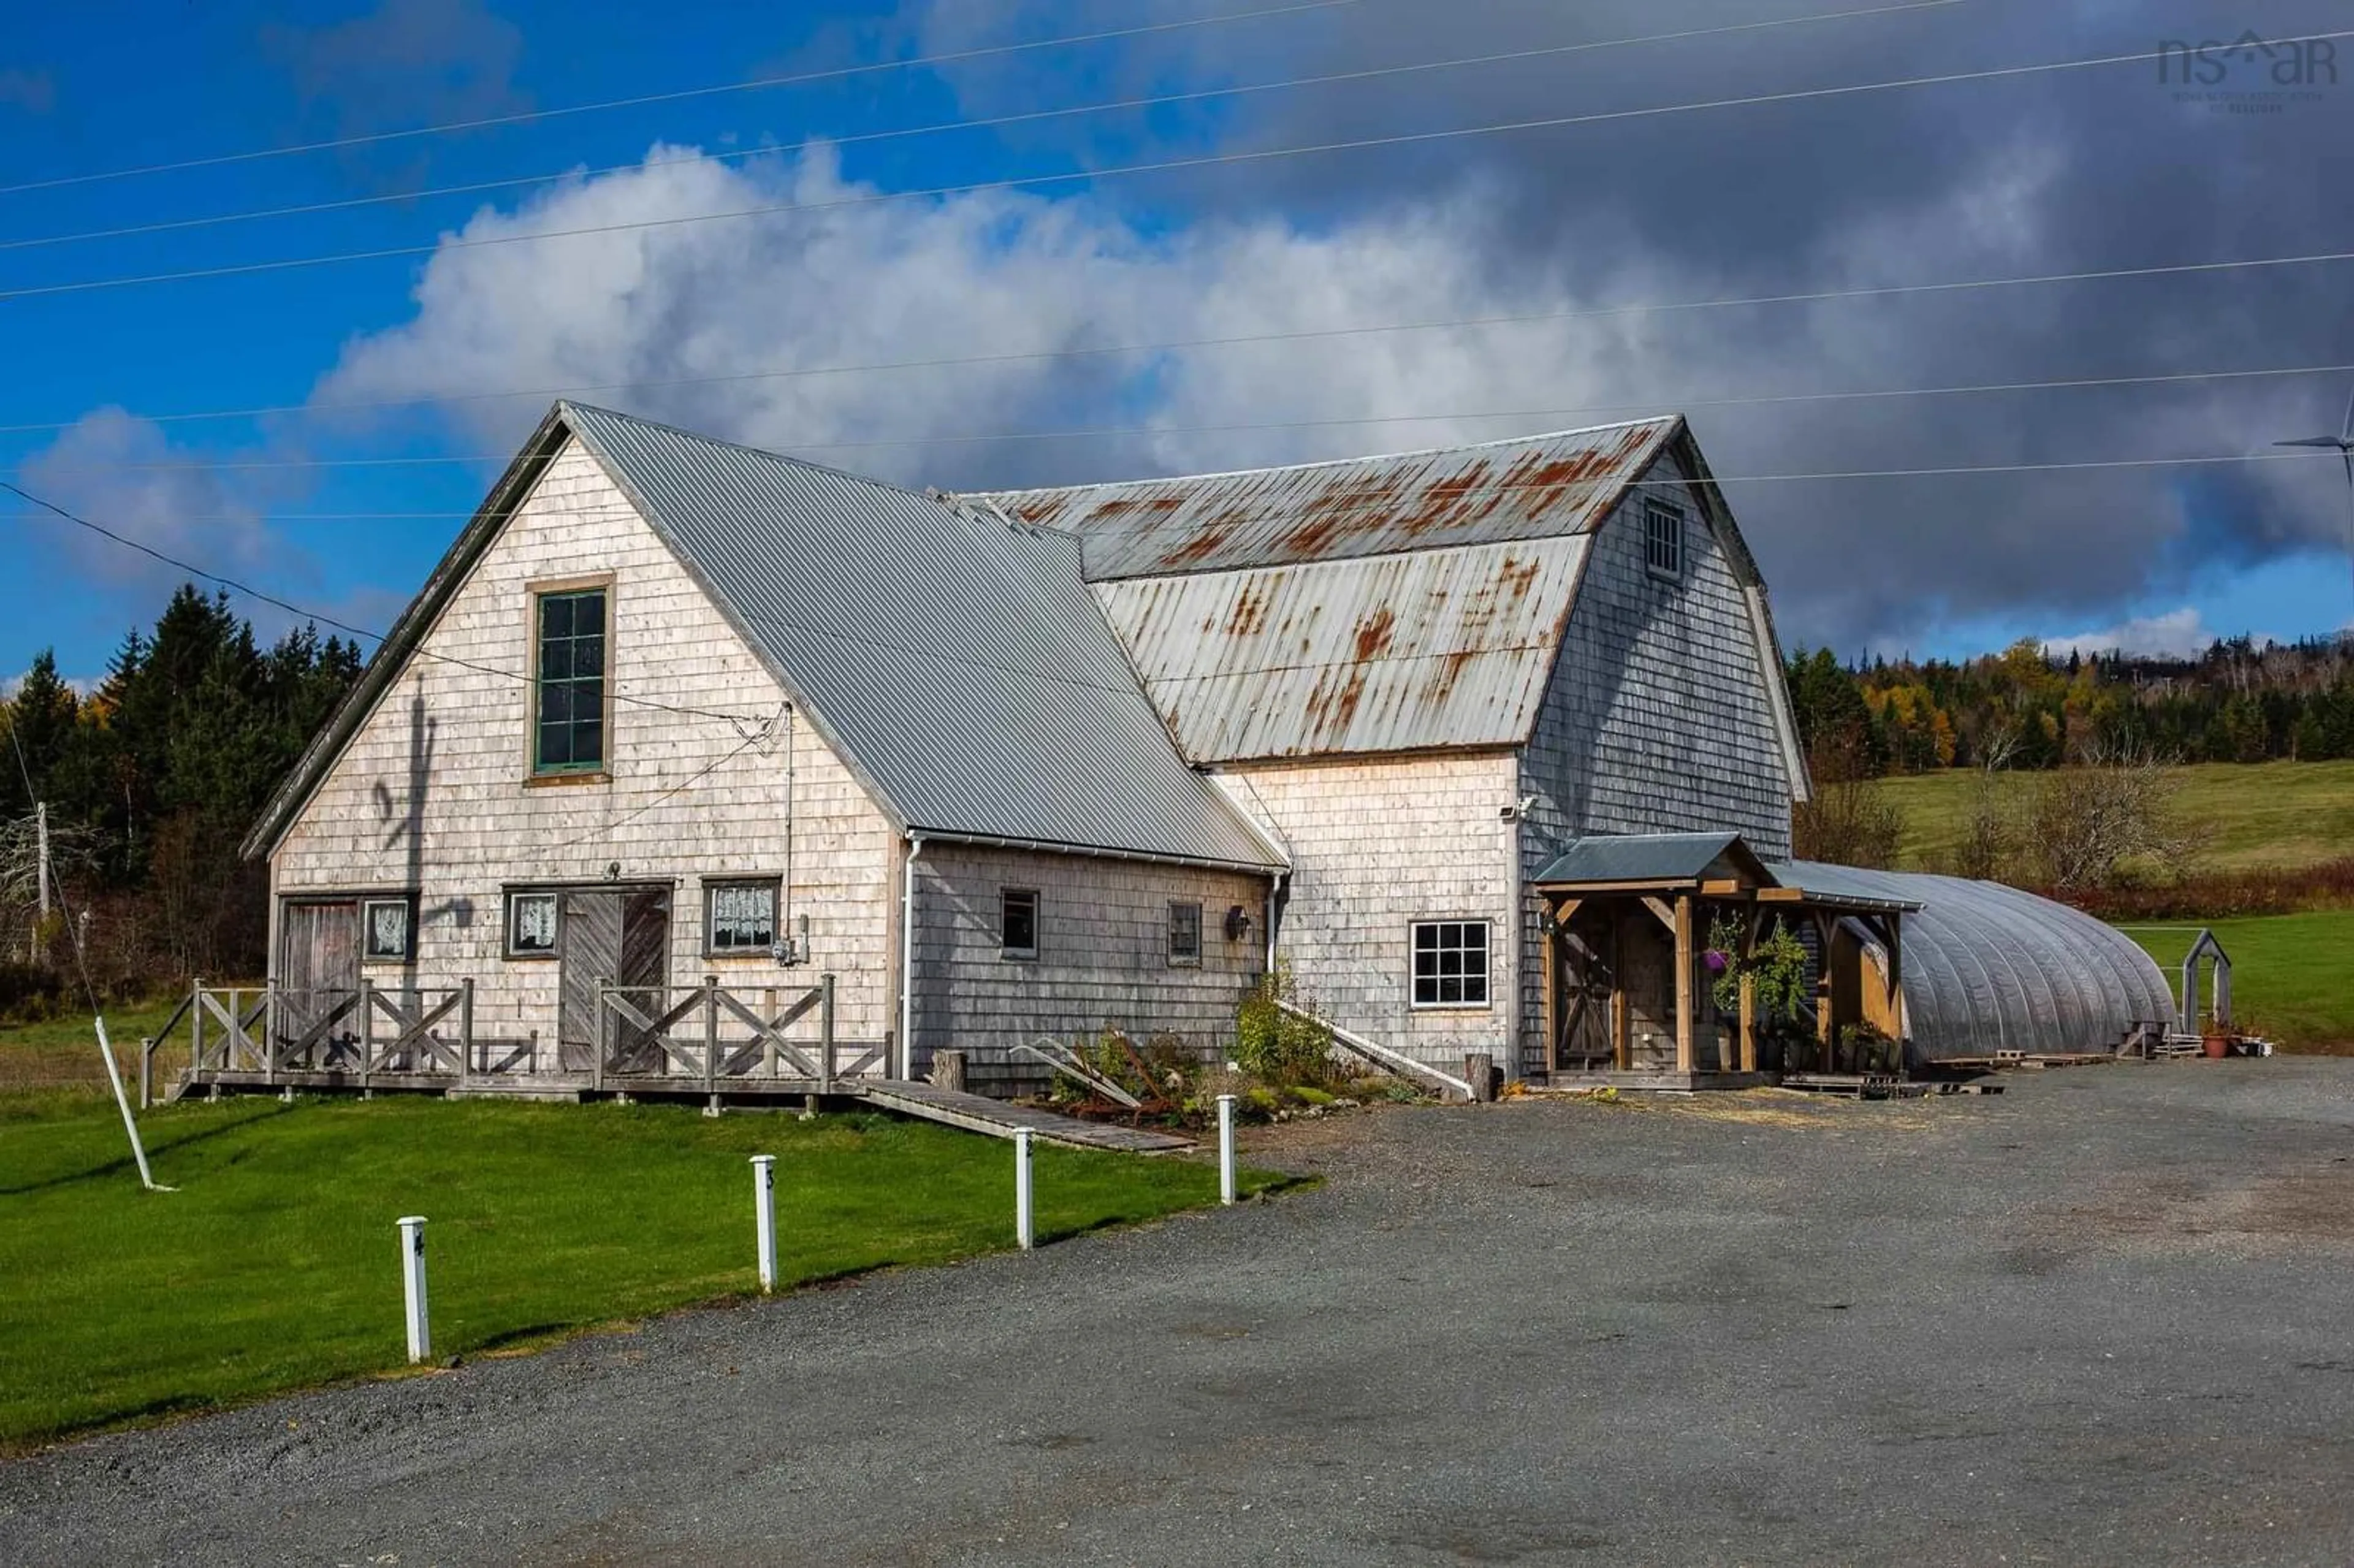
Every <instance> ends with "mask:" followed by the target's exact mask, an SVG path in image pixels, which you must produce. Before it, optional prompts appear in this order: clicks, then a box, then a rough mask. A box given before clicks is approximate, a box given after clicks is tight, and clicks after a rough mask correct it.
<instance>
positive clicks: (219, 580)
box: [0, 479, 760, 726]
mask: <svg viewBox="0 0 2354 1568" xmlns="http://www.w3.org/2000/svg"><path fill="white" fill-rule="evenodd" d="M0 490H5V491H7V492H8V493H10V494H12V495H14V496H16V498H17V499H18V500H20V501H26V502H29V503H32V504H33V505H35V506H37V507H38V508H40V510H41V511H42V512H44V513H46V514H49V515H51V516H55V517H61V518H63V519H65V521H67V522H69V523H70V524H73V525H74V526H75V527H77V528H85V529H88V530H89V531H90V533H92V534H96V535H99V536H100V537H101V538H103V539H108V540H111V541H112V542H113V543H115V544H117V545H120V546H122V547H123V548H124V549H126V550H135V551H137V552H138V553H139V554H140V555H143V556H147V557H148V558H149V559H151V560H155V561H160V562H162V563H163V564H164V566H167V567H172V568H173V569H174V570H175V571H182V572H186V573H187V574H188V575H189V576H190V577H196V578H200V579H202V580H203V581H205V582H208V583H211V584H213V585H214V586H216V587H217V588H227V589H228V590H229V591H230V592H231V593H237V594H242V595H244V596H245V597H246V598H248V599H254V600H256V601H258V602H260V603H262V604H266V605H269V606H270V607H271V608H272V609H282V610H284V611H285V612H286V613H287V614H289V615H292V616H295V617H297V618H299V619H301V620H307V621H309V622H311V623H313V625H317V626H324V627H329V628H331V629H333V630H337V631H342V632H347V633H349V634H350V635H352V636H354V637H359V638H365V639H366V640H367V641H371V642H374V643H376V644H377V645H378V646H379V647H381V646H382V645H383V644H384V643H385V642H386V641H388V639H387V635H386V634H385V633H384V632H381V631H370V630H368V629H367V628H366V627H364V626H354V625H353V624H351V623H350V622H349V621H346V620H337V619H336V618H335V617H334V616H332V615H327V614H324V613H323V612H321V611H319V610H315V609H304V608H303V607H302V606H301V605H299V604H295V603H293V602H292V601H291V600H289V599H281V598H279V597H278V596H277V595H276V594H273V593H270V592H268V591H266V590H264V589H261V588H255V587H254V586H253V585H252V584H250V583H246V582H240V581H239V580H238V579H237V578H235V577H224V576H222V575H221V574H220V573H218V572H213V571H207V570H206V569H205V568H204V567H199V566H197V565H196V564H195V563H194V562H191V561H184V560H182V559H181V558H180V557H178V556H172V555H167V554H165V553H164V551H162V550H159V549H157V548H155V546H153V545H149V544H145V543H143V542H142V541H140V540H137V539H133V538H132V537H130V536H129V535H125V534H119V533H117V532H116V531H115V530H113V529H111V528H109V527H108V526H106V525H105V524H102V523H93V522H91V521H90V519H89V518H87V517H84V516H81V515H80V514H76V513H73V512H69V511H68V510H66V509H65V508H64V507H62V506H59V505H58V503H55V502H53V501H46V500H44V499H42V498H41V497H40V496H38V495H36V494H34V493H32V492H31V491H29V490H26V489H24V488H23V487H22V486H19V485H16V484H14V483H11V482H9V481H7V480H5V479H0ZM508 515H510V516H512V515H513V512H512V511H510V512H509V514H508ZM416 652H417V653H418V654H419V656H420V657H423V658H427V659H431V660H434V661H435V662H439V663H443V664H450V665H454V666H455V667H457V668H459V669H461V670H472V671H473V672H475V673H478V674H484V675H495V676H497V677H498V678H499V679H501V680H503V681H517V682H521V683H523V684H525V685H528V686H536V685H537V684H538V683H537V681H536V680H535V679H534V678H533V677H532V676H530V675H526V674H524V673H521V672H519V671H514V670H504V669H501V668H499V667H498V666H497V665H495V664H479V663H476V662H473V661H472V660H471V659H460V658H456V657H453V656H452V655H451V654H447V653H441V652H432V651H429V650H428V649H426V648H424V647H423V646H421V645H420V646H419V647H418V648H417V649H416ZM611 695H612V698H613V700H614V701H615V702H617V703H627V704H629V705H631V706H632V707H642V708H654V709H659V710H661V711H662V712H664V713H673V714H683V715H690V716H693V717H695V718H715V719H724V720H726V722H728V723H730V724H734V725H739V726H740V725H744V724H757V723H758V722H759V719H760V715H758V714H731V713H722V712H719V711H717V710H715V709H711V708H697V707H687V706H684V705H679V704H675V703H659V702H655V701H653V700H652V699H651V698H646V697H632V696H626V695H624V694H622V693H621V692H620V690H619V689H618V688H617V689H615V690H614V691H613V692H612V694H611Z"/></svg>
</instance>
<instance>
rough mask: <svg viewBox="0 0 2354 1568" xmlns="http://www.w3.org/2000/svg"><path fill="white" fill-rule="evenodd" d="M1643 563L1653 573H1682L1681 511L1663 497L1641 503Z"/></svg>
mask: <svg viewBox="0 0 2354 1568" xmlns="http://www.w3.org/2000/svg"><path fill="white" fill-rule="evenodd" d="M1643 566H1644V567H1645V569H1647V570H1648V571H1649V572H1650V574H1651V575H1652V576H1653V577H1681V576H1683V575H1684V514H1683V513H1682V512H1681V511H1680V510H1678V509H1677V508H1675V507H1673V506H1670V505H1669V504H1668V503H1666V502H1664V501H1646V502H1645V503H1643Z"/></svg>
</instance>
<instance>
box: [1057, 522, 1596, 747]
mask: <svg viewBox="0 0 2354 1568" xmlns="http://www.w3.org/2000/svg"><path fill="white" fill-rule="evenodd" d="M1585 546H1586V540H1585V537H1583V536H1576V537H1571V538H1559V539H1535V540H1529V541H1525V542H1520V543H1512V544H1500V545H1475V546H1469V547H1468V548H1460V549H1449V550H1436V551H1416V552H1415V553H1413V554H1410V555H1393V556H1374V557H1373V558H1371V559H1360V560H1340V561H1322V562H1312V563H1306V564H1300V565H1293V566H1277V567H1254V568H1249V569H1246V570H1241V571H1225V572H1196V573H1190V574H1187V575H1185V576H1182V577H1140V578H1132V579H1128V580H1124V581H1118V582H1101V583H1097V585H1096V599H1097V602H1098V603H1100V604H1101V605H1102V606H1103V609H1104V614H1105V616H1106V618H1107V619H1108V620H1110V622H1111V624H1112V627H1113V629H1114V630H1117V631H1118V632H1119V635H1120V640H1121V641H1124V642H1126V643H1127V644H1128V649H1129V657H1130V658H1131V659H1132V660H1134V661H1135V663H1136V668H1137V673H1139V674H1140V675H1141V676H1142V677H1143V678H1144V684H1145V688H1146V690H1148V691H1149V692H1150V693H1151V694H1152V700H1153V702H1154V703H1155V704H1156V705H1158V706H1159V707H1160V709H1161V715H1162V716H1163V717H1164V718H1165V719H1167V720H1168V723H1169V727H1170V729H1171V731H1172V733H1173V734H1174V735H1175V736H1176V737H1177V744H1178V745H1179V747H1182V749H1183V751H1184V753H1185V755H1186V756H1187V757H1188V758H1192V759H1193V761H1195V762H1237V761H1245V760H1250V759H1257V758H1279V757H1308V756H1317V755H1323V754H1330V753H1337V752H1366V751H1410V750H1417V749H1424V748H1429V747H1461V746H1482V745H1494V746H1509V745H1513V744H1516V743H1518V742H1519V741H1520V740H1522V739H1523V738H1524V737H1525V736H1527V734H1528V729H1529V726H1530V723H1531V722H1532V719H1533V717H1534V715H1535V711H1536V707H1537V705H1538V704H1539V703H1540V702H1541V701H1543V696H1544V687H1545V682H1546V678H1547V676H1548V674H1549V673H1550V672H1551V671H1552V669H1553V651H1554V648H1555V647H1556V645H1557V644H1558V643H1559V641H1560V638H1561V624H1562V620H1563V618H1564V616H1566V615H1567V613H1568V610H1569V603H1570V599H1571V596H1572V595H1573V594H1574V593H1575V589H1576V586H1577V576H1578V568H1579V567H1580V565H1581V564H1582V563H1583V562H1584V560H1585Z"/></svg>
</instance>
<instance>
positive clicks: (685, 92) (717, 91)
mask: <svg viewBox="0 0 2354 1568" xmlns="http://www.w3.org/2000/svg"><path fill="white" fill-rule="evenodd" d="M1359 3H1360V0H1299V3H1298V4H1295V5H1276V6H1271V7H1268V8H1267V9H1265V10H1258V11H1231V12H1225V13H1223V14H1221V15H1218V16H1192V17H1183V18H1180V19H1178V20H1175V21H1170V22H1149V23H1144V24H1141V25H1140V26H1132V27H1115V28H1112V29H1110V30H1108V31H1106V32H1098V33H1074V34H1068V35H1066V36H1064V37H1055V38H1035V39H1032V40H1031V41H1029V42H1027V43H1017V44H989V45H984V46H981V47H980V48H970V49H958V50H955V51H953V52H951V53H948V54H938V55H919V56H916V57H914V58H909V59H899V60H875V61H871V62H869V63H867V64H864V65H854V66H836V67H832V68H829V69H824V70H808V71H796V72H792V73H790V74H787V75H783V76H769V77H755V78H753V79H751V80H748V81H725V82H716V83H714V84H712V85H710V86H707V87H687V88H677V89H673V90H670V91H667V92H647V93H639V94H637V95H635V96H633V97H630V98H609V99H604V100H601V101H598V102H594V103H572V104H564V105H560V106H558V107H557V108H554V109H526V110H518V111H514V112H513V113H509V114H489V115H482V116H480V117H478V118H475V119H472V120H447V121H443V122H440V123H439V124H434V125H415V126H409V127H407V128H405V129H402V130H398V131H374V132H366V133H362V134H357V135H350V136H336V137H332V138H330V139H328V140H326V141H323V142H303V143H296V144H294V145H292V146H286V147H255V148H251V149H249V150H247V151H245V152H242V153H215V154H207V155H206V156H204V157H200V158H180V159H176V160H175V161H173V162H170V163H164V164H141V165H138V166H136V167H132V168H122V169H101V170H96V171H93V172H91V173H90V174H82V175H55V176H52V177H50V178H48V179H39V180H26V181H22V182H19V183H18V184H16V185H0V196H16V195H19V194H21V193H24V192H27V191H45V190H57V189H59V188H61V187H63V186H67V185H95V184H97V183H98V182H100V181H102V180H123V179H132V178H134V177H138V176H142V175H168V174H177V173H179V172H181V171H182V170H186V169H210V168H219V167H221V166H223V165H224V164H250V163H256V162H259V161H260V160H262V159H267V158H288V157H293V156H295V155H297V154H305V153H324V152H333V151H335V150H338V149H343V148H350V147H367V146H380V145H382V144H383V143H387V142H402V141H411V140H414V139H416V138H418V137H419V136H441V135H447V134H449V133H451V132H459V131H485V130H489V129H491V128H493V127H494V126H501V125H522V124H526V123H531V122H538V121H543V120H555V119H560V118H563V117H567V116H569V115H575V114H592V113H598V112H601V111H605V110H610V109H641V108H644V107H646V106H647V105H650V104H656V103H680V102H684V101H687V100H689V99H695V98H713V97H717V96H719V95H721V94H723V93H732V92H754V91H759V90H765V89H769V88H777V87H800V86H805V85H807V84H809V83H811V82H820V81H840V80H843V79H847V78H851V77H857V76H872V75H875V74H877V73H880V72H885V71H895V70H912V69H917V68H919V67H927V66H942V65H954V64H958V63H960V62H963V61H968V60H977V59H989V58H1002V57H1003V56H1006V55H1018V54H1025V53H1029V52H1032V51H1034V50H1039V49H1055V48H1075V47H1076V46H1078V45H1081V44H1100V43H1109V42H1113V41H1115V40H1118V39H1120V38H1135V37H1144V36H1145V35H1147V34H1151V33H1174V32H1181V31H1182V30H1184V29H1186V28H1188V27H1204V26H1217V25H1219V24H1222V23H1227V22H1250V21H1257V20H1260V19H1263V18H1266V17H1269V16H1291V15H1294V14H1297V13H1299V12H1306V11H1327V10H1332V9H1335V8H1337V7H1339V6H1342V5H1357V4H1359Z"/></svg>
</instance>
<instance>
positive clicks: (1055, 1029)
mask: <svg viewBox="0 0 2354 1568" xmlns="http://www.w3.org/2000/svg"><path fill="white" fill-rule="evenodd" d="M916 866H917V876H916V912H915V930H916V950H915V987H914V993H915V1002H916V1027H915V1046H916V1053H915V1054H916V1061H915V1071H916V1072H917V1074H918V1075H921V1074H922V1073H923V1072H924V1071H926V1070H927V1069H928V1066H929V1064H930V1060H931V1054H932V1053H933V1052H935V1051H937V1050H939V1049H941V1048H943V1047H946V1046H951V1045H952V1046H956V1047H958V1048H960V1049H962V1050H965V1051H967V1052H969V1053H971V1075H970V1080H969V1081H970V1083H971V1086H973V1087H974V1088H975V1089H977V1090H980V1091H982V1092H991V1091H996V1090H1001V1089H1003V1088H1005V1087H1007V1086H1009V1065H1010V1064H1009V1063H1008V1059H1007V1054H1008V1052H1009V1051H1010V1050H1011V1048H1012V1047H1013V1045H1014V1044H1017V1043H1026V1042H1029V1041H1031V1040H1034V1039H1035V1038H1036V1037H1037V1036H1039V1035H1042V1034H1043V1035H1047V1036H1052V1037H1059V1038H1060V1039H1062V1040H1063V1041H1064V1042H1065V1043H1066V1044H1067V1043H1068V1042H1069V1041H1070V1039H1071V1038H1072V1036H1073V1035H1074V1033H1076V1032H1079V1031H1085V1032H1087V1033H1089V1034H1092V1033H1095V1032H1096V1031H1097V1030H1100V1029H1102V1028H1104V1027H1105V1026H1107V1025H1109V1026H1111V1027H1114V1028H1118V1029H1120V1030H1123V1031H1125V1032H1127V1033H1129V1035H1131V1036H1132V1037H1133V1038H1135V1039H1136V1040H1137V1041H1138V1042H1139V1043H1140V1044H1141V1043H1142V1042H1143V1041H1144V1040H1145V1039H1146V1038H1147V1037H1149V1036H1150V1035H1154V1034H1172V1035H1175V1036H1176V1037H1178V1038H1179V1039H1180V1040H1182V1041H1183V1042H1184V1043H1185V1044H1186V1045H1187V1046H1188V1047H1190V1048H1192V1049H1193V1050H1195V1051H1197V1052H1201V1053H1204V1054H1208V1053H1210V1052H1214V1051H1217V1050H1222V1049H1224V1048H1225V1045H1226V1044H1227V1043H1228V1042H1230V1041H1231V1040H1232V1038H1233V1035H1234V1022H1235V1005H1236V1004H1237V1003H1238V1002H1240V1001H1241V1000H1242V999H1243V997H1244V995H1245V994H1246V992H1247V991H1249V990H1250V988H1251V986H1252V985H1253V984H1254V983H1255V982H1256V981H1257V979H1258V977H1259V975H1260V974H1261V972H1263V970H1264V969H1265V968H1266V964H1265V958H1266V951H1267V948H1266V943H1267V927H1266V919H1267V904H1266V900H1267V881H1266V879H1265V878H1263V877H1258V876H1252V875H1248V874H1242V873H1237V872H1226V871H1217V870H1212V869H1202V868H1195V867H1189V866H1177V865H1161V864H1154V863H1146V862H1141V861H1130V860H1112V859H1107V858H1104V857H1101V856H1090V855H1067V854H1047V853H1028V852H1023V851H1015V850H1002V849H994V848H982V847H978V846H972V845H965V844H950V843H941V842H928V843H926V844H925V845H924V847H923V851H922V853H920V854H919V855H918V856H917V860H916ZM1006 888H1028V889H1034V890H1035V891H1036V893H1037V895H1038V956H1037V958H1036V959H1009V958H1007V957H1006V956H1005V954H1004V950H1003V948H1002V944H1001V941H1000V927H999V916H1000V897H999V895H1000V893H1001V891H1002V890H1003V889H1006ZM1172 901H1182V902H1187V903H1196V904H1199V905H1201V906H1202V957H1201V961H1200V963H1198V964H1196V965H1191V966H1179V965H1172V963H1171V962H1170V960H1169V949H1168V929H1169V906H1170V904H1171V902H1172ZM1236 905H1239V906H1242V908H1243V909H1244V910H1245V911H1246V913H1247V914H1248V916H1249V919H1250V930H1249V932H1248V933H1247V934H1246V935H1245V936H1244V937H1242V938H1240V939H1238V940H1232V941H1230V940H1228V939H1227V938H1226V935H1225V917H1226V911H1227V910H1228V909H1230V908H1232V907H1234V906H1236ZM1011 1066H1012V1071H1011V1076H1012V1077H1013V1078H1023V1079H1042V1078H1043V1073H1042V1072H1041V1071H1040V1070H1038V1069H1034V1068H1028V1067H1022V1066H1019V1065H1011Z"/></svg>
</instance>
